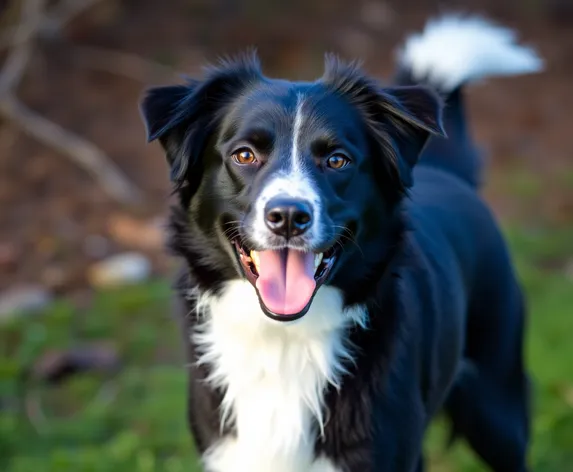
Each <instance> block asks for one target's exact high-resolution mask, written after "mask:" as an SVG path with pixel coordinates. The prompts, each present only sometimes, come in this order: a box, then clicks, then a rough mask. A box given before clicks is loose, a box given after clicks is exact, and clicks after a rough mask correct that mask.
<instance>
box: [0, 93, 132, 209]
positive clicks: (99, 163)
mask: <svg viewBox="0 0 573 472" xmlns="http://www.w3.org/2000/svg"><path fill="white" fill-rule="evenodd" d="M0 112H1V113H2V115H3V116H4V117H5V118H7V119H9V120H11V121H13V122H15V123H16V124H17V125H18V126H19V127H20V128H21V129H22V130H23V131H24V132H26V133H27V134H28V135H30V136H32V137H33V138H35V139H37V140H38V141H41V142H42V143H44V144H46V145H48V146H50V147H52V148H54V149H56V150H57V151H59V152H61V153H62V154H65V155H66V156H68V158H70V160H72V161H73V162H75V163H76V164H78V165H79V166H80V167H82V168H83V169H85V170H86V171H87V172H89V173H90V174H91V175H92V176H93V177H94V178H95V179H96V180H97V181H98V182H99V183H100V185H101V186H102V187H103V189H104V190H105V191H106V192H107V193H108V194H109V195H110V196H112V197H113V198H115V199H117V200H118V201H121V202H123V203H128V204H131V205H134V204H137V203H139V202H140V201H141V199H142V195H141V194H140V191H139V190H138V189H137V188H136V187H135V186H134V185H133V184H132V183H131V182H130V181H129V180H128V179H127V178H126V177H124V175H123V173H122V172H121V170H120V169H119V168H118V167H117V166H116V165H115V164H113V163H112V161H110V160H109V159H108V157H107V156H106V155H105V153H104V152H103V151H101V150H100V149H99V148H98V147H97V146H95V145H94V144H92V143H90V142H89V141H86V140H85V139H83V138H81V137H80V136H77V135H75V134H73V133H71V132H70V131H68V130H66V129H65V128H63V127H61V126H60V125H58V124H56V123H54V122H52V121H49V120H47V119H46V118H44V117H42V116H40V115H38V114H37V113H34V112H33V111H32V110H30V109H29V108H27V107H26V106H24V105H23V104H22V103H20V102H19V101H18V100H17V99H16V98H15V97H14V96H12V95H7V96H5V97H4V98H3V99H2V100H1V101H0Z"/></svg>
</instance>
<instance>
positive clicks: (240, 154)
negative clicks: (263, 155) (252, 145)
mask: <svg viewBox="0 0 573 472" xmlns="http://www.w3.org/2000/svg"><path fill="white" fill-rule="evenodd" d="M232 157H233V159H234V160H235V162H236V163H237V164H241V165H247V164H254V163H255V162H257V158H256V157H255V154H254V153H253V151H251V150H250V149H241V150H240V151H237V152H235V153H233V156H232Z"/></svg>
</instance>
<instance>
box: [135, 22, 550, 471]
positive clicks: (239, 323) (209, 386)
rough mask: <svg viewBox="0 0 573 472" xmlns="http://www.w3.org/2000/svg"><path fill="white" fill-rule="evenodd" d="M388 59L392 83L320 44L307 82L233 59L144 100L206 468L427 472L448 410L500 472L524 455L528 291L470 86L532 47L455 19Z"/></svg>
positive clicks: (511, 66)
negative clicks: (496, 212) (478, 133)
mask: <svg viewBox="0 0 573 472" xmlns="http://www.w3.org/2000/svg"><path fill="white" fill-rule="evenodd" d="M398 58H399V61H398V73H397V77H396V81H395V85H393V86H390V87H384V86H382V85H380V84H379V83H378V82H376V81H375V80H373V79H372V78H369V77H367V76H366V75H364V74H363V73H362V72H361V71H360V70H359V68H357V67H356V66H354V65H352V64H345V63H343V62H340V61H339V60H337V59H335V58H333V57H329V58H328V59H327V61H326V70H325V73H324V75H323V77H322V78H321V79H319V80H317V81H315V82H289V81H286V80H276V79H270V78H267V77H265V76H264V75H263V74H262V72H261V70H260V67H259V64H258V62H257V60H256V58H255V57H254V56H247V57H245V58H241V59H239V60H236V61H229V62H225V63H223V64H222V65H221V66H220V67H217V68H213V69H210V70H209V71H208V73H207V74H206V76H205V77H204V78H203V79H202V80H190V81H189V82H188V83H186V84H185V85H176V86H169V87H160V88H154V89H151V90H149V91H148V93H147V95H146V96H145V98H144V99H143V103H142V113H143V116H144V119H145V122H146V126H147V130H148V135H149V139H150V140H155V139H158V140H159V141H160V142H161V144H162V146H163V148H164V150H165V153H166V156H167V160H168V162H169V165H170V169H171V178H172V180H173V182H174V183H175V185H176V192H177V195H178V202H179V203H178V204H177V205H175V207H174V209H173V212H172V219H171V222H172V224H171V227H172V236H171V247H172V248H173V249H174V250H175V252H176V253H177V254H178V255H179V256H181V257H182V258H183V259H184V261H185V270H184V272H183V275H182V276H181V278H180V279H179V282H178V284H177V289H178V292H179V296H180V300H181V303H182V305H183V307H182V309H183V318H184V325H185V330H186V333H185V337H186V340H187V341H186V342H187V346H188V351H189V357H190V361H191V363H190V368H189V369H190V372H189V374H190V383H189V421H190V425H191V429H192V432H193V435H194V437H195V440H196V444H197V448H198V450H199V451H200V453H201V455H202V460H203V463H204V467H205V470H207V471H210V472H307V471H308V472H383V471H393V472H401V471H403V472H411V471H420V470H422V469H423V461H422V452H421V451H422V438H423V435H424V431H425V429H426V427H427V426H428V423H429V422H430V420H431V419H432V417H433V416H434V415H435V414H436V413H437V412H438V411H441V410H445V412H446V413H447V414H448V415H449V417H450V418H451V421H452V428H453V433H454V435H455V436H463V437H464V438H465V439H467V441H468V442H469V443H470V444H471V446H472V447H473V449H474V450H475V451H476V452H477V454H479V456H481V458H482V459H483V460H484V461H485V462H486V463H487V464H489V466H490V467H491V468H492V469H493V470H496V471H499V472H513V471H515V472H517V471H525V470H526V468H527V466H526V450H527V445H528V434H529V413H528V412H529V408H528V380H527V375H526V372H525V369H524V365H523V357H522V345H523V330H524V305H523V299H522V294H521V291H520V287H519V286H518V283H517V281H516V277H515V274H514V271H513V269H512V265H511V262H510V258H509V256H508V251H507V248H506V245H505V243H504V240H503V238H502V235H501V234H500V232H499V230H498V228H497V225H496V223H495V221H494V219H493V217H492V215H491V213H490V211H489V210H488V208H487V207H486V205H485V204H484V202H483V201H482V200H481V199H480V196H479V195H478V187H479V180H480V169H481V165H480V159H479V153H478V151H477V150H476V148H475V146H474V143H473V142H472V139H471V136H470V133H469V131H468V129H467V123H466V118H465V116H464V113H465V110H464V104H463V87H464V86H465V85H466V84H467V83H469V82H472V81H474V80H477V79H481V78H484V77H487V76H495V75H511V74H521V73H530V72H535V71H538V70H541V68H542V64H541V60H540V59H539V58H538V57H537V55H536V54H535V52H534V51H532V50H530V49H528V48H525V47H522V46H519V45H517V44H516V43H515V38H514V35H513V33H512V32H511V31H509V30H507V29H505V28H501V27H498V26H495V25H493V24H491V23H488V22H487V21H485V20H482V19H479V18H462V17H455V16H448V17H444V18H441V19H439V20H436V21H433V22H431V23H429V24H428V26H427V27H426V29H425V30H424V32H423V33H422V34H420V35H417V36H412V37H410V38H409V39H408V41H407V42H406V44H405V45H404V47H403V48H402V49H401V51H400V53H399V55H398ZM492 119H495V117H492ZM446 135H447V138H446Z"/></svg>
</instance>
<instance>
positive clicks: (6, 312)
mask: <svg viewBox="0 0 573 472" xmlns="http://www.w3.org/2000/svg"><path fill="white" fill-rule="evenodd" d="M51 301H52V296H51V295H50V293H49V292H48V291H47V290H46V289H44V288H43V287H40V286H35V285H23V286H16V287H14V288H11V289H8V290H6V291H4V292H2V293H0V319H2V320H8V319H10V318H13V317H14V316H17V315H19V314H24V313H30V312H37V311H40V310H42V309H43V308H45V307H46V306H47V305H49V303H50V302H51Z"/></svg>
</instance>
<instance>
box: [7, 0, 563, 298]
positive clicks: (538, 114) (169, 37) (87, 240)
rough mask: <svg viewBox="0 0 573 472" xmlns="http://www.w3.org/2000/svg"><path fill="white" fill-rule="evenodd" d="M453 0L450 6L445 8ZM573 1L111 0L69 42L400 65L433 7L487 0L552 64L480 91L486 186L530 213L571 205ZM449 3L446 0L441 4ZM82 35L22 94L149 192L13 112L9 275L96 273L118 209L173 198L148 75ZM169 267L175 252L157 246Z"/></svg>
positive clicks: (500, 202) (481, 6) (281, 70)
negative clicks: (148, 115) (105, 172)
mask: <svg viewBox="0 0 573 472" xmlns="http://www.w3.org/2000/svg"><path fill="white" fill-rule="evenodd" d="M444 3H446V4H447V8H444V7H443V5H444ZM570 3H571V2H568V1H567V0H552V1H549V0H548V1H545V2H544V1H542V0H538V1H535V0H531V1H528V2H523V1H521V0H519V1H518V0H511V1H500V0H497V1H492V0H476V1H466V2H435V1H430V0H401V1H388V2H375V1H362V0H354V1H344V0H315V1H310V0H292V1H290V2H280V1H278V0H266V1H265V0H251V1H245V2H238V1H235V0H193V1H189V0H188V1H183V0H163V1H161V2H160V1H159V0H155V1H154V0H125V1H117V0H102V2H101V3H100V4H99V5H97V6H96V7H94V8H92V9H91V10H90V11H89V12H87V13H85V14H84V15H82V16H81V17H80V18H78V19H76V20H75V21H74V22H73V23H72V24H70V25H69V26H68V27H67V28H66V30H65V32H64V39H65V40H66V41H67V42H68V43H70V42H71V43H73V44H83V45H91V46H99V47H108V48H114V49H118V50H122V51H127V52H130V53H134V54H138V55H141V56H144V57H147V58H149V59H153V60H155V61H161V62H163V63H167V64H169V65H172V66H174V67H176V68H177V69H178V70H182V71H184V72H186V73H188V74H195V73H197V72H198V71H199V70H200V66H201V65H202V64H203V63H204V62H205V61H211V60H214V59H216V58H217V57H218V56H219V55H221V54H227V53H233V52H236V51H238V50H241V49H243V48H245V47H247V46H250V45H256V46H257V47H258V49H259V52H260V55H261V57H262V59H263V63H264V66H265V69H266V71H267V73H268V74H269V75H275V76H278V75H283V76H287V77H289V78H293V79H300V78H312V77H315V76H318V75H320V74H321V69H322V56H323V52H324V51H336V52H339V53H341V54H342V55H343V56H345V57H349V58H354V57H361V58H362V59H364V61H365V67H366V69H367V70H368V71H370V72H371V73H373V74H376V75H379V76H381V77H387V76H389V75H390V74H391V72H392V49H393V48H394V47H395V46H396V45H397V44H399V42H400V40H401V39H402V38H403V37H404V35H405V34H406V33H407V32H409V31H412V30H414V29H417V28H419V27H420V26H421V25H422V24H423V22H424V21H425V19H426V18H427V17H428V15H431V14H435V13H436V12H438V11H443V10H451V9H452V8H453V9H454V10H456V11H460V10H461V11H469V12H477V13H485V14H487V15H488V16H489V17H492V18H494V19H496V20H499V21H501V22H503V23H506V24H507V25H509V26H511V27H515V28H517V29H518V30H519V32H520V36H521V37H522V38H524V40H525V41H526V42H528V43H530V44H532V45H535V46H536V47H537V48H538V49H539V51H540V52H541V54H542V56H543V57H544V58H545V59H546V61H547V72H545V73H543V74H540V75H536V76H529V77H519V78H513V79H504V80H495V81H491V82H490V83H488V84H487V85H484V86H479V87H474V88H472V89H471V92H470V108H471V118H472V126H473V128H474V130H475V135H476V138H477V139H478V140H479V141H480V142H481V143H483V144H484V145H485V147H486V149H487V150H488V152H489V158H490V163H489V165H490V167H489V176H488V185H487V187H486V196H487V198H488V199H489V200H490V201H491V202H492V204H493V206H494V208H495V210H496V212H497V213H498V214H500V215H502V216H503V217H506V218H509V219H517V220H519V221H522V222H523V221H524V222H526V223H527V224H531V225H540V224H544V225H546V224H557V223H563V222H567V221H570V220H571V215H572V214H573V165H572V161H571V156H573V139H572V134H573V115H572V113H571V110H573V92H572V91H571V84H572V83H573V80H572V79H573V6H569V4H570ZM439 5H441V7H439ZM68 43H65V42H64V43H45V42H44V43H42V44H40V45H39V47H38V48H37V50H36V52H35V55H34V59H33V62H32V63H31V65H30V67H29V69H28V73H27V75H26V78H25V81H24V82H23V83H22V86H21V88H20V90H19V96H20V97H21V98H22V100H23V101H24V102H25V103H26V104H28V105H29V106H30V107H31V108H33V109H34V110H37V111H38V112H40V113H42V114H43V115H45V116H47V117H49V118H50V119H52V120H53V121H55V122H57V123H59V124H62V125H64V126H66V127H67V128H69V129H70V130H73V131H74V132H76V133H78V134H80V135H82V136H85V137H87V138H89V139H91V140H92V141H93V142H95V143H97V144H98V145H99V146H101V148H103V149H104V150H105V151H106V152H107V153H108V154H109V155H110V156H111V157H112V158H113V160H114V161H115V162H116V163H117V164H118V165H119V166H120V167H121V168H122V169H123V170H124V171H125V172H126V173H127V174H128V175H129V176H130V178H131V179H132V180H133V181H134V182H135V183H136V184H137V185H138V186H139V187H141V188H142V189H143V190H144V191H145V196H146V201H145V203H144V204H143V205H141V207H139V208H135V209H128V208H123V207H121V206H120V205H118V204H117V203H115V202H114V201H112V200H111V199H110V198H108V197H107V196H106V195H105V193H103V192H102V190H101V189H100V188H99V187H98V186H97V184H96V183H95V182H94V181H93V180H92V179H91V178H90V177H89V176H88V175H86V173H85V172H84V171H82V170H81V169H79V168H78V167H76V166H75V165H73V164H71V162H70V161H69V160H68V159H67V158H66V157H64V156H62V155H60V154H58V153H57V152H54V151H52V150H50V149H47V148H46V147H45V146H43V145H42V144H39V143H38V142H36V141H34V140H33V139H30V138H28V137H27V136H26V135H25V134H23V133H22V132H21V131H20V130H19V129H18V128H17V127H15V126H14V125H12V124H11V123H7V122H1V123H0V288H4V287H7V286H9V285H12V284H18V283H24V282H39V283H44V284H48V285H51V286H52V287H53V288H54V289H56V290H57V291H59V292H61V293H67V292H69V291H70V290H74V289H78V288H81V287H84V286H85V283H86V278H85V273H86V271H85V269H86V267H88V266H89V265H90V264H91V263H93V262H94V261H95V260H97V259H98V258H100V257H103V256H105V255H109V254H113V253H115V252H117V251H120V250H126V249H130V246H131V244H129V243H126V242H123V243H120V242H117V241H114V239H113V237H111V235H110V230H109V218H110V216H112V215H118V214H119V215H126V216H135V217H138V218H144V219H148V218H152V217H154V216H157V215H161V214H162V213H163V212H164V209H165V208H166V206H167V203H168V200H169V197H168V195H169V185H168V181H167V169H166V166H165V164H164V161H163V157H162V154H161V152H160V150H159V147H158V146H157V145H155V144H153V145H147V144H146V143H145V138H144V132H143V127H142V125H141V122H140V119H139V116H138V110H137V101H138V98H139V96H140V94H141V92H142V90H143V88H144V87H145V85H149V83H146V82H149V81H148V80H147V79H146V78H145V77H144V78H143V79H142V80H141V81H135V80H133V79H129V78H126V77H122V76H118V75H116V74H114V73H109V72H102V71H96V70H91V69H89V68H86V67H85V66H84V65H82V64H80V63H77V61H74V59H73V57H72V55H71V54H70V53H69V51H68V50H69V48H68V47H67V46H66V44H68ZM147 253H148V254H149V255H150V257H152V259H153V261H154V262H155V266H156V269H157V271H158V272H160V273H164V272H165V271H166V270H167V268H168V265H169V263H168V262H167V258H166V257H165V256H164V255H162V251H161V249H150V250H148V251H147Z"/></svg>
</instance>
